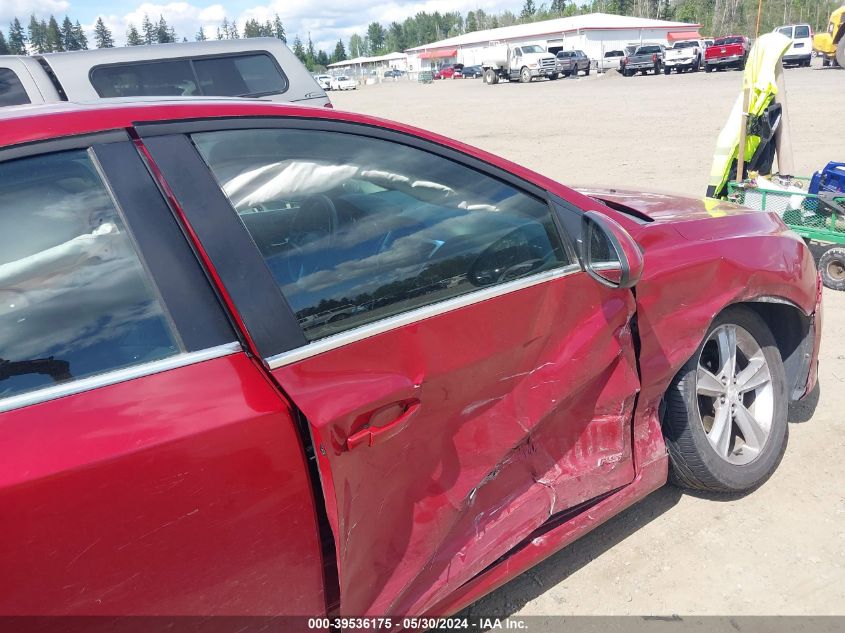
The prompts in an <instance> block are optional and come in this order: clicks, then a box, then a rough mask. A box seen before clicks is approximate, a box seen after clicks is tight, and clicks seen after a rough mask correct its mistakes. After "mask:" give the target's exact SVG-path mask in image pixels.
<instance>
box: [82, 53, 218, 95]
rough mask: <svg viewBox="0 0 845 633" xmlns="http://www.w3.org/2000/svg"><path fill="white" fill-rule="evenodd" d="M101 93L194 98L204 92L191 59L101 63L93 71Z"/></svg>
mask: <svg viewBox="0 0 845 633" xmlns="http://www.w3.org/2000/svg"><path fill="white" fill-rule="evenodd" d="M91 83H92V85H93V86H94V90H96V91H97V94H98V95H100V96H101V97H104V98H112V97H155V96H174V97H190V96H198V95H200V94H202V93H201V92H200V90H199V86H197V81H196V77H195V76H194V72H193V70H191V64H190V62H189V61H187V60H184V59H183V60H174V61H164V62H144V63H140V64H119V65H115V66H101V67H99V68H95V69H94V70H93V71H91Z"/></svg>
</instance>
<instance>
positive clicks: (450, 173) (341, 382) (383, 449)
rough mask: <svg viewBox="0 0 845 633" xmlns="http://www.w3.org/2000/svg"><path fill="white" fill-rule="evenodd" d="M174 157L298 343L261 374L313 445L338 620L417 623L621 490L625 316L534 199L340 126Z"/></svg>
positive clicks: (537, 194)
mask: <svg viewBox="0 0 845 633" xmlns="http://www.w3.org/2000/svg"><path fill="white" fill-rule="evenodd" d="M240 125H241V127H243V126H244V124H240ZM191 141H192V143H193V146H194V147H195V148H196V149H197V151H198V152H199V154H200V155H201V156H202V158H203V159H204V161H205V163H206V164H207V165H208V167H209V168H210V170H211V172H212V173H213V175H214V177H215V179H216V182H217V183H218V184H219V186H220V188H221V189H222V191H223V192H225V194H226V196H227V198H228V200H229V202H230V203H231V206H232V207H233V213H237V215H238V217H239V218H240V221H241V223H242V225H243V227H244V228H245V229H246V230H247V231H248V232H249V234H250V236H251V238H252V241H253V243H254V245H255V247H256V250H257V251H258V252H259V253H260V256H261V258H262V259H263V260H264V262H265V263H266V266H267V269H268V270H269V271H270V273H271V274H272V277H273V279H274V281H275V284H276V285H277V287H278V289H279V290H280V291H281V293H282V294H283V295H284V298H285V300H286V302H287V304H288V305H289V306H290V310H291V311H292V313H293V314H294V315H295V317H296V321H297V323H298V327H299V329H300V330H299V332H298V335H299V336H301V337H302V344H300V345H298V346H295V347H294V348H292V349H288V350H287V351H284V352H282V353H279V354H275V355H272V356H269V357H266V358H265V361H266V362H267V364H268V365H269V367H270V368H271V369H272V372H273V376H274V378H275V379H276V381H277V382H278V384H279V385H280V386H281V388H282V389H283V391H284V392H285V393H286V394H287V395H288V396H289V397H290V398H291V400H292V401H293V402H294V403H295V405H296V407H297V408H298V409H299V410H300V411H301V412H302V414H303V417H304V419H305V421H306V423H307V428H308V431H309V432H310V435H311V438H312V441H313V445H314V450H315V454H316V458H317V463H318V466H319V472H320V477H321V484H322V487H323V493H324V495H325V499H326V509H327V514H328V520H329V522H330V524H331V528H332V531H333V533H334V537H335V547H336V554H337V561H338V568H339V581H340V609H341V613H343V614H347V615H364V614H374V615H385V614H405V613H414V614H419V613H423V612H424V611H425V609H426V608H429V607H431V606H432V605H433V604H435V603H437V602H438V601H439V600H441V599H442V598H443V597H444V596H446V595H447V594H448V593H449V592H450V591H452V590H454V589H455V588H456V587H458V586H460V585H461V584H463V583H465V582H466V581H467V580H469V579H470V578H472V577H473V576H475V575H476V574H478V573H479V572H481V571H482V570H484V569H485V568H486V567H487V566H489V565H490V564H491V563H493V562H494V561H495V560H496V559H498V558H500V557H501V556H503V555H505V554H506V553H507V552H508V551H509V550H511V549H513V548H515V547H517V546H518V545H519V544H520V542H521V541H523V540H524V539H526V537H528V536H529V535H530V534H531V533H532V531H533V530H535V529H536V528H538V527H539V526H541V525H542V524H543V523H544V522H546V521H547V520H549V518H550V517H553V516H554V515H556V514H558V513H560V512H563V511H566V510H567V509H570V508H572V507H574V506H577V505H579V504H582V503H584V502H586V501H589V500H590V499H593V498H595V497H598V496H601V495H602V494H604V493H607V492H609V491H611V490H614V489H616V488H619V487H621V486H623V485H625V484H627V483H629V482H631V481H632V480H633V477H634V468H633V462H632V451H631V436H632V434H631V416H632V411H633V405H634V399H635V395H636V393H637V392H638V389H639V382H638V378H637V373H636V362H635V357H634V350H633V345H632V340H631V331H630V327H629V326H630V319H631V317H632V315H633V313H634V306H635V304H634V300H633V297H632V295H631V293H630V291H627V290H617V289H610V288H607V287H604V286H601V285H599V284H598V283H596V282H595V281H594V280H592V279H591V278H589V277H588V275H587V274H586V273H584V272H583V271H582V268H581V266H580V263H579V261H578V259H577V256H576V255H575V250H574V248H573V247H572V245H571V244H572V241H571V240H570V238H569V237H568V236H566V235H564V234H563V232H562V230H561V229H560V226H559V224H558V223H557V222H556V220H555V218H554V216H553V214H552V212H551V210H550V207H549V205H548V203H547V200H546V199H545V192H543V191H542V190H540V189H539V188H538V187H536V186H534V185H532V184H531V183H526V182H524V181H520V180H518V179H516V178H515V177H513V176H510V175H509V174H507V173H504V172H500V171H498V170H496V169H495V168H493V167H491V166H489V165H486V164H483V163H481V162H480V161H475V160H471V159H469V158H467V157H466V156H465V155H463V154H459V153H457V152H454V151H450V150H448V149H447V148H444V147H442V146H439V145H435V144H433V143H429V142H426V141H424V140H422V139H419V138H416V137H413V136H409V135H407V134H401V133H398V132H390V131H387V130H369V131H362V129H361V127H360V126H352V125H344V124H340V123H337V124H327V123H326V122H322V123H321V124H320V125H319V126H318V125H316V124H315V125H314V127H313V129H309V127H308V124H307V123H302V122H299V123H298V124H297V125H296V127H295V128H293V127H291V128H290V129H286V128H285V127H284V125H280V126H279V127H277V128H273V129H266V128H256V129H228V130H218V131H210V132H200V133H195V134H193V135H192V136H191ZM161 154H162V161H163V162H165V160H164V159H165V156H164V155H163V154H164V152H161ZM153 156H154V157H156V160H158V158H157V155H156V151H155V148H153ZM183 162H184V161H183ZM165 175H166V176H167V177H168V178H170V175H169V174H168V173H167V172H166V170H165ZM177 189H178V187H177ZM186 190H187V187H186ZM178 194H179V192H178V190H177V195H178Z"/></svg>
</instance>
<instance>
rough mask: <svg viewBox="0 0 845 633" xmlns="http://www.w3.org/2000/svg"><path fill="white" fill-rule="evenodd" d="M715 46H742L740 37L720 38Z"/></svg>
mask: <svg viewBox="0 0 845 633" xmlns="http://www.w3.org/2000/svg"><path fill="white" fill-rule="evenodd" d="M714 44H715V45H716V46H724V45H725V44H742V38H741V37H720V38H719V39H718V40H716V41H715V42H714Z"/></svg>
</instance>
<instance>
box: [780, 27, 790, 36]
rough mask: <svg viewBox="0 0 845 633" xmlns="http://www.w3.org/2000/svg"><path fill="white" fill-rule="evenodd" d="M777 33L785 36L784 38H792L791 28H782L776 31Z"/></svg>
mask: <svg viewBox="0 0 845 633" xmlns="http://www.w3.org/2000/svg"><path fill="white" fill-rule="evenodd" d="M778 33H781V34H782V35H786V37H792V27H791V26H784V27H781V28H779V29H778Z"/></svg>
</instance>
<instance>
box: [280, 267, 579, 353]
mask: <svg viewBox="0 0 845 633" xmlns="http://www.w3.org/2000/svg"><path fill="white" fill-rule="evenodd" d="M582 270H583V269H582V268H581V265H580V264H577V263H575V264H567V265H566V266H563V267H562V268H555V269H554V270H547V271H544V272H541V273H538V274H536V275H530V276H528V277H524V278H522V279H515V280H514V281H509V282H507V283H503V284H499V285H496V286H493V287H491V288H484V289H483V290H476V291H473V292H469V293H467V294H465V295H461V296H459V297H454V298H452V299H446V300H445V301H440V302H438V303H432V304H430V305H426V306H421V307H419V308H415V309H413V310H409V311H408V312H403V313H401V314H397V315H394V316H392V317H387V318H385V319H381V320H379V321H375V322H374V323H367V324H366V325H361V326H359V327H356V328H353V329H351V330H347V331H345V332H340V333H338V334H333V335H332V336H327V337H326V338H323V339H319V340H317V341H314V342H312V343H308V344H307V345H304V346H302V347H299V348H297V349H293V350H290V351H289V352H283V353H281V354H277V355H275V356H270V357H269V358H265V359H264V362H265V363H266V364H267V366H268V367H269V368H270V369H278V368H279V367H284V366H285V365H290V364H292V363H296V362H298V361H301V360H304V359H306V358H311V357H312V356H317V355H318V354H323V353H325V352H328V351H330V350H333V349H337V348H338V347H343V346H344V345H349V344H350V343H355V342H356V341H361V340H363V339H365V338H370V337H371V336H376V335H377V334H382V333H383V332H388V331H390V330H395V329H396V328H400V327H403V326H406V325H410V324H412V323H416V322H418V321H423V320H425V319H430V318H431V317H434V316H438V315H440V314H444V313H446V312H451V311H452V310H457V309H459V308H463V307H466V306H470V305H473V304H476V303H481V302H482V301H487V300H489V299H494V298H496V297H500V296H502V295H506V294H510V293H512V292H517V291H519V290H523V289H524V288H530V287H531V286H537V285H539V284H543V283H546V282H550V281H553V280H555V279H560V278H561V277H566V276H569V275H572V274H574V273H578V272H582Z"/></svg>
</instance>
